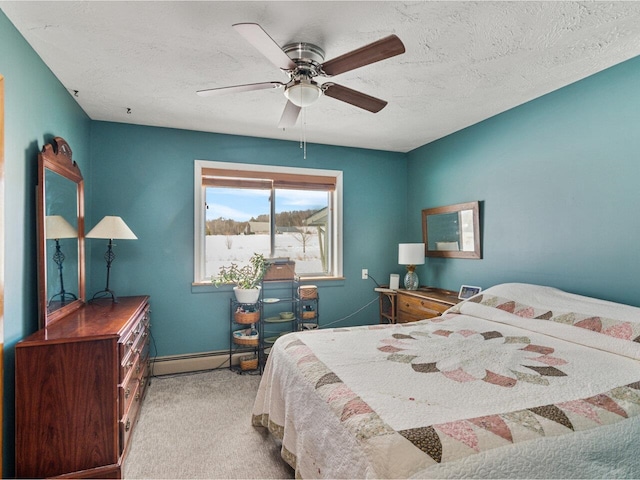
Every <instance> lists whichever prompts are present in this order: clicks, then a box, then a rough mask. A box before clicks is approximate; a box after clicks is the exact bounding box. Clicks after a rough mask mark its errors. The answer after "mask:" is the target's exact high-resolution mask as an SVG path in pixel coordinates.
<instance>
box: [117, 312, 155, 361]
mask: <svg viewBox="0 0 640 480" xmlns="http://www.w3.org/2000/svg"><path fill="white" fill-rule="evenodd" d="M148 335H149V305H147V306H146V307H145V308H144V310H143V311H142V312H141V313H140V314H139V315H138V318H136V319H135V320H134V321H133V322H132V327H131V329H130V330H129V332H127V333H126V334H125V335H123V336H122V338H121V341H120V345H119V346H120V358H126V357H128V356H129V354H130V352H131V351H135V350H136V349H139V348H140V347H139V345H140V344H141V342H143V341H144V339H145V338H146V337H147V336H148Z"/></svg>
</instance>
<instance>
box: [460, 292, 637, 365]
mask: <svg viewBox="0 0 640 480" xmlns="http://www.w3.org/2000/svg"><path fill="white" fill-rule="evenodd" d="M447 313H462V314H465V315H470V316H474V317H478V318H484V319H486V320H493V321H497V322H501V323H506V324H510V325H515V326H518V327H521V328H525V329H528V330H532V331H536V332H541V333H545V334H547V335H551V336H554V337H557V338H562V339H564V340H568V341H571V342H575V343H580V344H583V345H587V346H590V347H594V348H600V349H603V350H606V351H609V352H612V353H617V354H619V355H624V356H628V357H631V358H635V359H638V360H640V308H637V307H632V306H630V305H623V304H620V303H614V302H608V301H606V300H599V299H596V298H591V297H585V296H582V295H575V294H572V293H567V292H564V291H562V290H558V289H557V288H552V287H544V286H540V285H530V284H524V283H505V284H501V285H495V286H493V287H491V288H488V289H487V290H485V291H483V292H481V293H479V294H477V295H474V296H473V297H471V298H469V299H467V300H465V301H463V302H461V303H459V304H458V305H456V306H454V307H451V308H450V309H449V310H447Z"/></svg>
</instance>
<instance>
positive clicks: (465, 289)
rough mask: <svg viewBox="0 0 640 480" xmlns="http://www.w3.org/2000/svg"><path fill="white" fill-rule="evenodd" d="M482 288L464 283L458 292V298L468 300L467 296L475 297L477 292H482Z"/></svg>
mask: <svg viewBox="0 0 640 480" xmlns="http://www.w3.org/2000/svg"><path fill="white" fill-rule="evenodd" d="M481 291H482V288H480V287H473V286H471V285H462V286H461V287H460V293H458V298H459V299H460V300H466V299H467V298H471V297H473V296H474V295H475V294H476V293H480V292H481Z"/></svg>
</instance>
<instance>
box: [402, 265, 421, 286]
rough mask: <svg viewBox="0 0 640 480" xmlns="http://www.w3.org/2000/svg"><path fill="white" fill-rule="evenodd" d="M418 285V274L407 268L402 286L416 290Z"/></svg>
mask: <svg viewBox="0 0 640 480" xmlns="http://www.w3.org/2000/svg"><path fill="white" fill-rule="evenodd" d="M418 285H419V280H418V274H417V273H416V272H414V271H411V270H409V271H408V272H407V274H406V275H405V276H404V288H405V290H417V289H418Z"/></svg>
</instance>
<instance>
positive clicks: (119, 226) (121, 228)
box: [87, 215, 138, 240]
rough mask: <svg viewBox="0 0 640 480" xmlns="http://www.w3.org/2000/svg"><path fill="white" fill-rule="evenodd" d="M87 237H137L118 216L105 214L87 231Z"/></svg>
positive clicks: (132, 238) (125, 238)
mask: <svg viewBox="0 0 640 480" xmlns="http://www.w3.org/2000/svg"><path fill="white" fill-rule="evenodd" d="M87 238H110V239H118V240H137V238H138V237H136V236H135V234H134V233H133V232H132V231H131V229H130V228H129V227H128V226H127V224H126V223H124V220H122V218H120V217H114V216H109V215H107V216H106V217H104V218H103V219H102V220H100V222H98V224H97V225H96V226H95V227H93V228H92V229H91V231H90V232H89V233H87Z"/></svg>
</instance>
